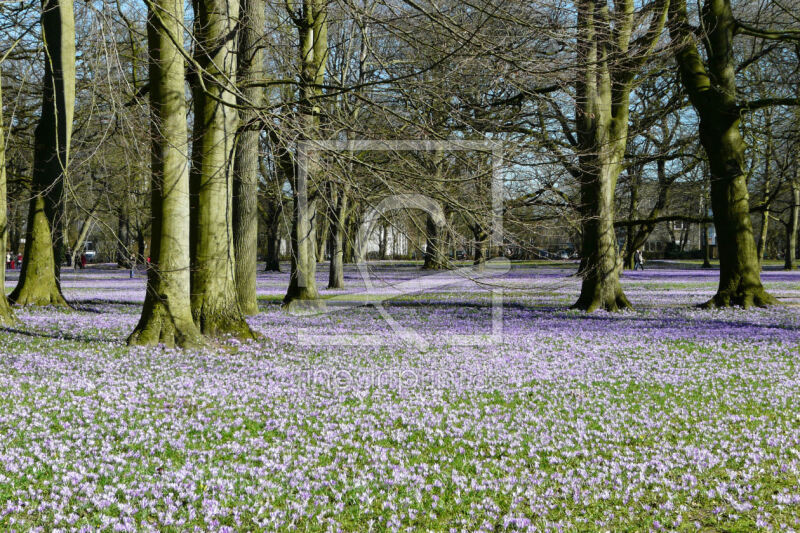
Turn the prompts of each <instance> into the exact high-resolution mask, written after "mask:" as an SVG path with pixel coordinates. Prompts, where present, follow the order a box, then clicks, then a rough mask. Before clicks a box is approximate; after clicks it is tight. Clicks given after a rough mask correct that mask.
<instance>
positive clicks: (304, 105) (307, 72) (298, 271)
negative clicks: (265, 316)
mask: <svg viewBox="0 0 800 533" xmlns="http://www.w3.org/2000/svg"><path fill="white" fill-rule="evenodd" d="M293 16H294V15H293ZM294 21H295V25H296V26H297V29H298V33H299V38H300V50H299V52H300V54H299V65H300V93H301V96H300V102H299V104H298V111H299V112H298V120H299V128H300V140H301V141H308V140H313V139H315V138H316V137H317V136H318V134H319V116H318V114H319V100H318V99H319V97H321V96H322V89H321V86H322V84H323V82H324V79H325V65H326V62H327V58H328V33H327V32H328V29H327V28H328V26H327V8H326V4H325V2H324V1H323V0H303V5H302V10H301V12H300V16H299V17H297V18H295V19H294ZM297 156H298V164H297V165H296V167H297V168H296V169H295V172H294V173H293V176H292V181H293V184H292V185H293V186H292V189H293V192H294V202H293V203H294V206H293V215H292V263H291V275H290V279H289V287H288V288H287V290H286V295H285V296H284V298H283V305H284V308H286V309H287V310H289V311H296V312H301V313H304V312H308V311H315V310H318V309H320V308H322V307H324V304H323V302H322V300H321V299H320V297H319V293H318V292H317V281H316V274H317V247H316V228H315V225H316V222H317V221H316V210H317V205H316V204H317V199H316V196H317V190H316V189H317V187H316V184H317V178H319V176H318V174H319V164H318V162H317V159H318V153H315V154H309V153H306V151H305V148H304V147H303V146H302V143H301V145H300V146H298V154H297ZM300 161H302V162H303V163H302V164H301V163H300Z"/></svg>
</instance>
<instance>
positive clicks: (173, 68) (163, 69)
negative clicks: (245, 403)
mask: <svg viewBox="0 0 800 533" xmlns="http://www.w3.org/2000/svg"><path fill="white" fill-rule="evenodd" d="M182 21H183V2H182V1H180V0H156V1H155V2H153V4H151V5H150V9H149V12H148V26H147V40H148V48H149V51H150V113H151V117H152V119H151V127H150V131H151V137H152V149H151V160H152V168H151V173H152V187H151V202H152V217H153V222H152V228H151V237H150V239H151V244H150V250H151V254H152V255H151V256H150V259H151V263H150V267H149V268H148V271H147V293H146V295H145V301H144V307H143V309H142V316H141V318H140V319H139V323H138V324H137V326H136V329H134V331H133V333H131V335H130V337H128V344H141V345H154V344H158V343H163V344H165V345H167V346H174V345H178V346H182V347H192V346H199V345H201V344H202V343H203V340H202V337H201V335H200V330H199V329H198V328H197V326H196V325H195V323H194V320H193V318H192V309H191V302H190V294H189V290H190V279H189V278H190V276H189V266H190V257H189V166H188V161H187V158H186V149H187V147H188V140H187V136H186V100H185V96H184V84H185V77H184V61H183V56H182V55H181V53H180V51H178V49H177V48H176V46H175V42H178V43H180V42H181V40H180V36H181V35H183V29H182ZM165 24H166V26H165ZM140 234H141V232H140ZM140 246H142V243H140ZM140 251H143V250H142V249H141V248H140Z"/></svg>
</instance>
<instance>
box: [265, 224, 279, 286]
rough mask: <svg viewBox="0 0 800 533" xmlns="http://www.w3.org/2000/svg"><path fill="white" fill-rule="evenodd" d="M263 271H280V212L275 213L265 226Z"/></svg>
mask: <svg viewBox="0 0 800 533" xmlns="http://www.w3.org/2000/svg"><path fill="white" fill-rule="evenodd" d="M264 271H265V272H280V271H281V237H280V213H277V214H276V215H275V216H274V217H273V218H272V219H271V220H270V221H269V224H268V226H267V253H266V265H265V266H264Z"/></svg>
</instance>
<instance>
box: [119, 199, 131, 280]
mask: <svg viewBox="0 0 800 533" xmlns="http://www.w3.org/2000/svg"><path fill="white" fill-rule="evenodd" d="M129 228H130V219H129V217H128V209H127V207H124V208H122V209H120V210H119V213H117V265H119V266H120V267H123V268H130V266H131V252H130V230H129Z"/></svg>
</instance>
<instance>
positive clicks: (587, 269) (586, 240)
mask: <svg viewBox="0 0 800 533" xmlns="http://www.w3.org/2000/svg"><path fill="white" fill-rule="evenodd" d="M618 165H619V163H618V162H613V161H605V162H602V163H599V166H600V168H601V169H602V171H601V172H600V173H599V175H595V176H591V175H586V176H584V177H583V178H582V183H581V199H582V200H581V202H582V203H583V207H584V209H583V216H584V222H583V250H582V253H581V258H582V259H583V258H585V259H586V264H585V266H584V267H583V274H582V275H583V283H582V284H581V293H580V296H579V297H578V301H577V302H576V303H575V304H574V305H573V307H574V308H575V309H581V310H584V311H589V312H591V311H594V310H596V309H601V308H602V309H605V310H606V311H617V310H620V309H627V308H630V306H631V305H630V302H628V299H627V298H626V297H625V294H624V292H623V291H622V287H621V285H620V283H619V273H620V270H621V269H622V262H621V261H620V260H619V259H618V256H617V237H616V232H615V231H614V188H615V186H616V176H615V173H616V175H618V170H617V169H618V168H619V166H618Z"/></svg>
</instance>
